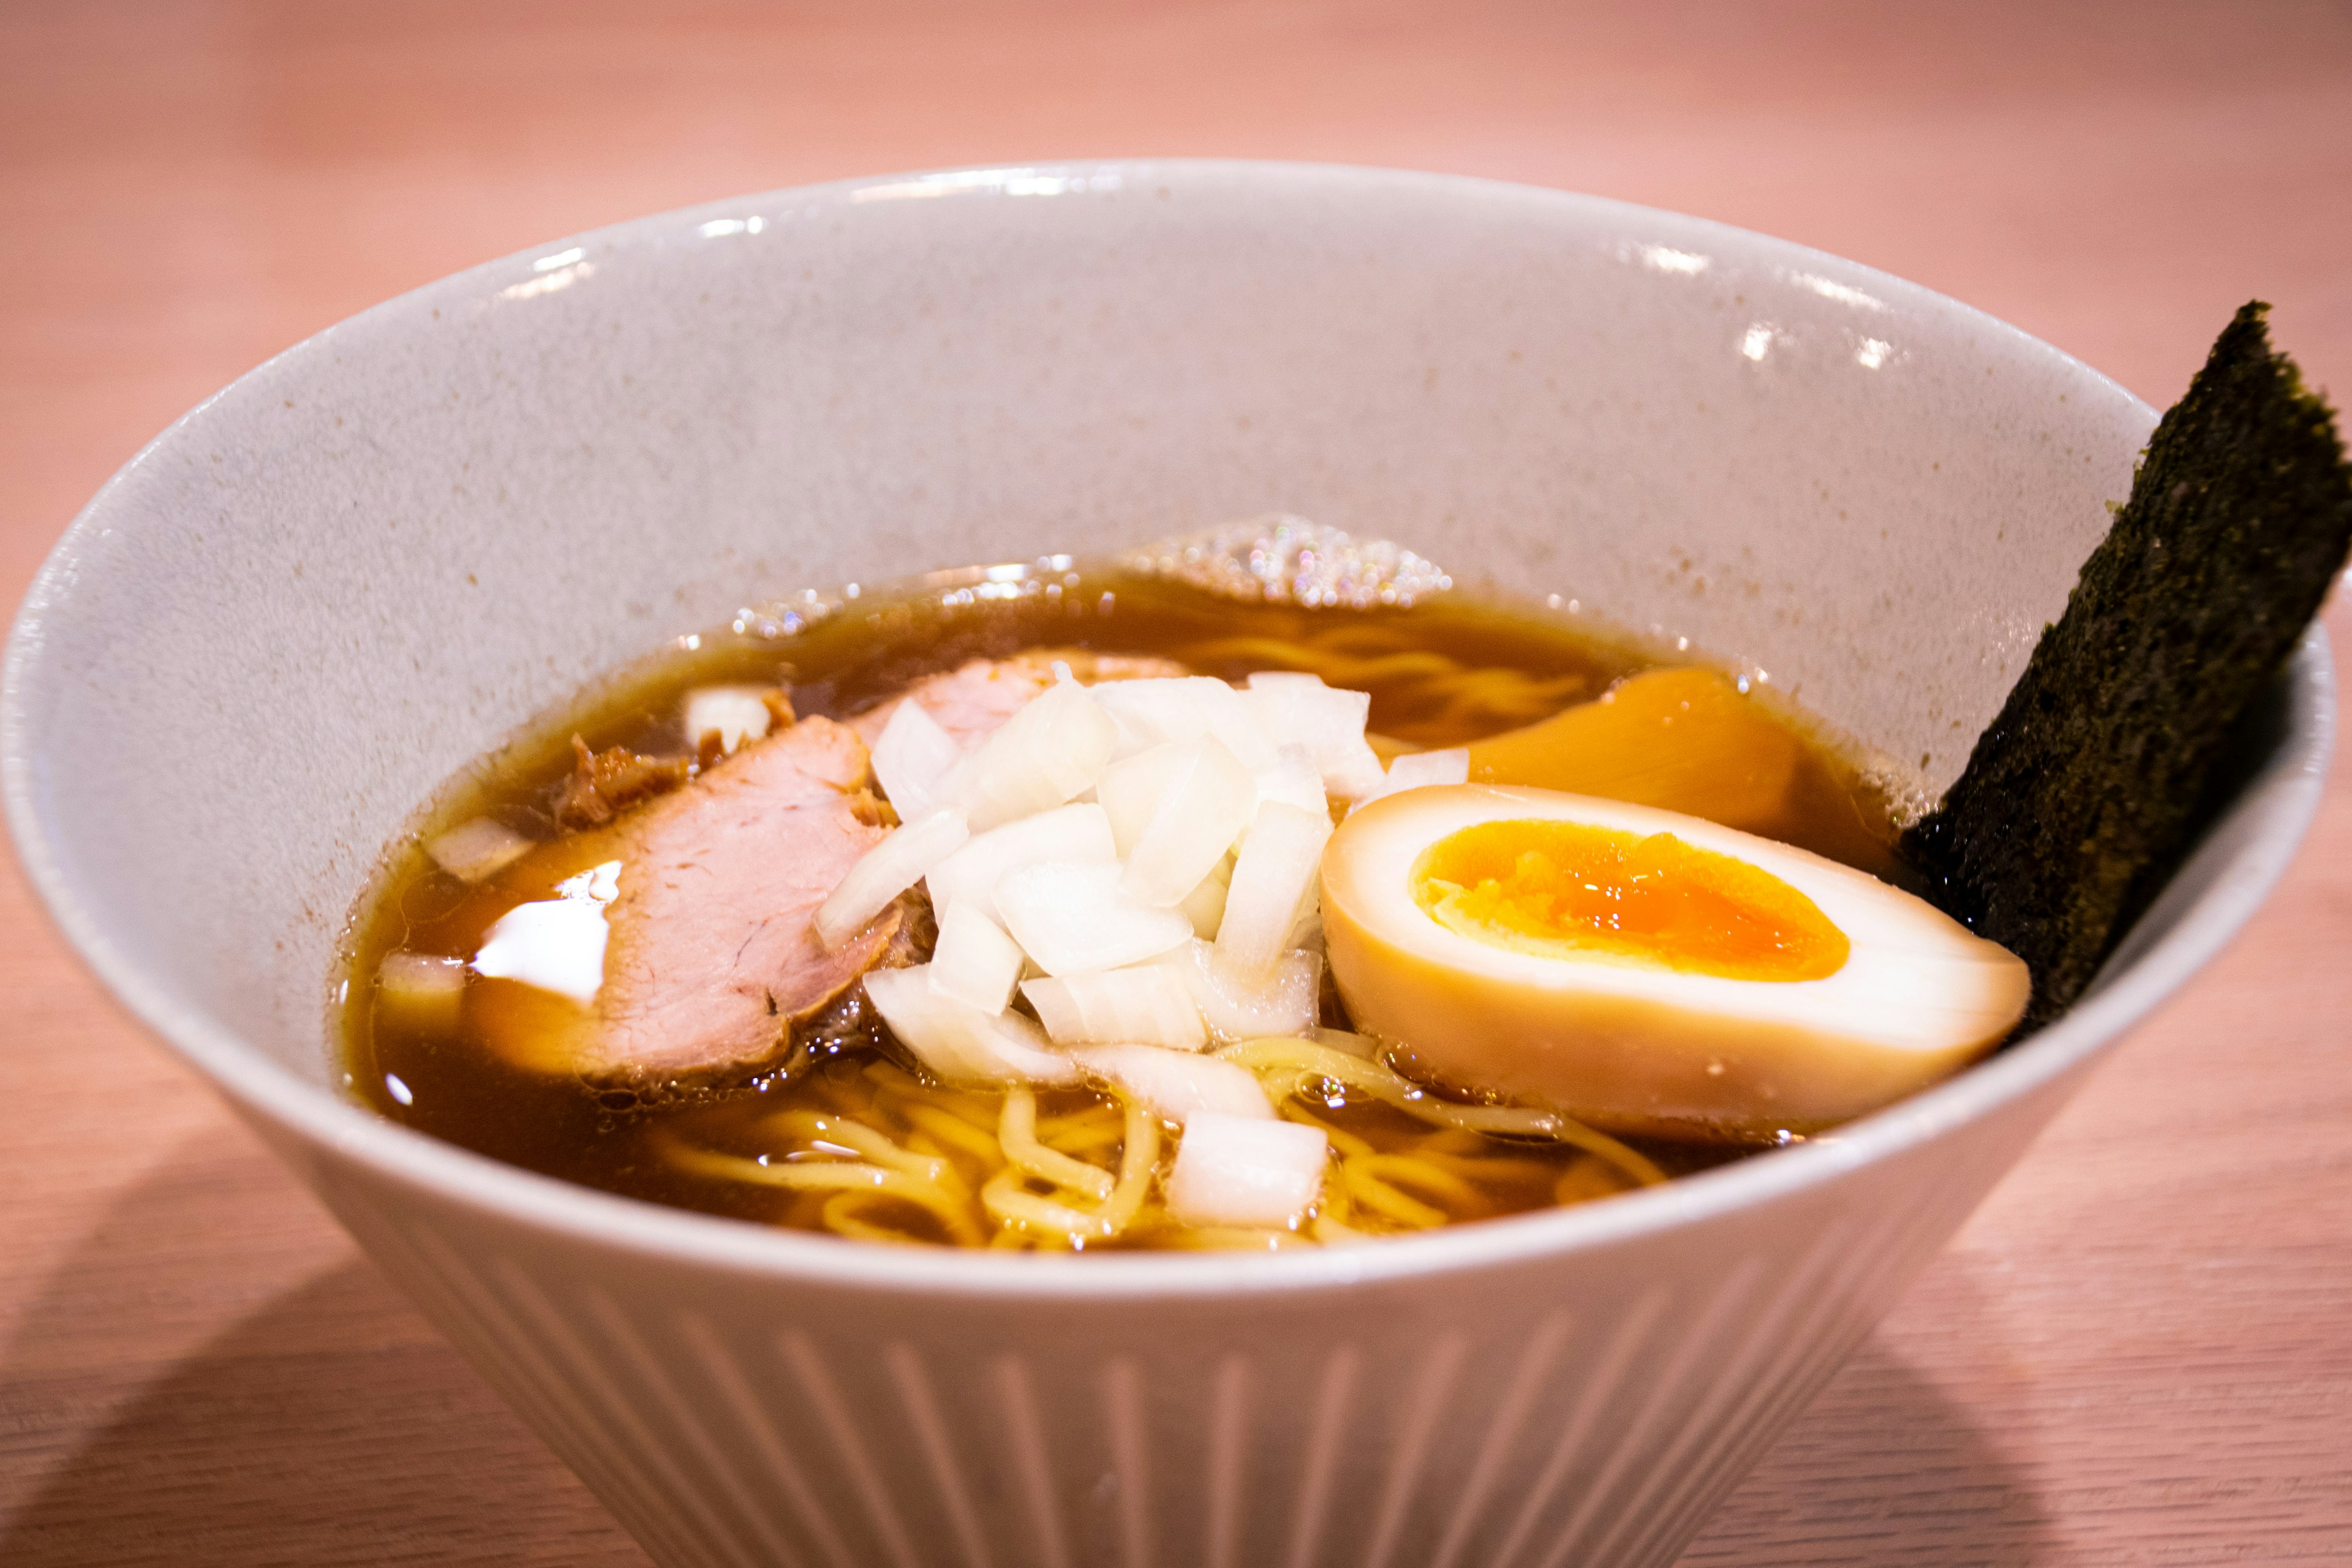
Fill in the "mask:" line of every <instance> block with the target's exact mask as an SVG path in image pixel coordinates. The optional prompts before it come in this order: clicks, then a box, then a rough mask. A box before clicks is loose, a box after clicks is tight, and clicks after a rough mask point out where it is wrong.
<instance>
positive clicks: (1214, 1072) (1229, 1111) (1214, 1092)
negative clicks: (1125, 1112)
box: [1070, 1045, 1274, 1126]
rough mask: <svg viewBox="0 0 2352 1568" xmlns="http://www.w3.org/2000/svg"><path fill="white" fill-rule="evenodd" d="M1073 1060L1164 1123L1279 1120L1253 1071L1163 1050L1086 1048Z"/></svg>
mask: <svg viewBox="0 0 2352 1568" xmlns="http://www.w3.org/2000/svg"><path fill="white" fill-rule="evenodd" d="M1070 1059H1071V1060H1072V1061H1074V1062H1076V1063H1077V1064H1078V1066H1080V1067H1082V1068H1085V1069H1086V1070H1087V1071H1088V1072H1090V1073H1092V1074H1094V1075H1095V1076H1096V1077H1097V1078H1100V1079H1108V1080H1109V1081H1110V1082H1112V1083H1115V1084H1117V1085H1118V1087H1119V1088H1120V1089H1125V1090H1126V1091H1127V1092H1128V1093H1129V1094H1130V1095H1132V1096H1134V1097H1135V1098H1136V1099H1137V1100H1141V1101H1142V1102H1143V1103H1144V1104H1146V1105H1148V1106H1150V1108H1151V1110H1152V1113H1153V1114H1154V1115H1156V1116H1158V1117H1159V1118H1160V1120H1161V1121H1173V1122H1175V1123H1177V1124H1178V1125H1179V1126H1190V1125H1191V1124H1192V1120H1193V1119H1194V1118H1195V1117H1198V1116H1201V1115H1203V1114H1208V1115H1215V1116H1223V1117H1228V1118H1231V1119H1233V1120H1234V1121H1249V1120H1265V1121H1272V1120H1273V1119H1274V1102H1273V1101H1272V1100H1268V1099H1267V1098H1266V1093H1265V1089H1264V1088H1263V1087H1262V1086H1261V1085H1260V1084H1259V1083H1258V1081H1257V1077H1256V1075H1255V1074H1254V1073H1252V1072H1251V1071H1250V1070H1249V1069H1248V1068H1244V1067H1240V1066H1237V1065H1236V1064H1234V1063H1233V1062H1229V1061H1223V1060H1220V1059H1219V1058H1215V1057H1204V1056H1201V1055H1198V1054H1196V1053H1194V1052H1192V1051H1171V1050H1168V1049H1165V1048H1164V1047H1160V1046H1136V1045H1125V1046H1080V1047H1077V1048H1076V1050H1073V1051H1072V1052H1071V1053H1070Z"/></svg>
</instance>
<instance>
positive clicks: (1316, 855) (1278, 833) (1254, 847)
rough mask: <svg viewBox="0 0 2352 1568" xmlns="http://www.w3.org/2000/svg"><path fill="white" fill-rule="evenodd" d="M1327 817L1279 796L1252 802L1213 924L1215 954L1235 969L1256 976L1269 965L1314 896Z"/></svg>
mask: <svg viewBox="0 0 2352 1568" xmlns="http://www.w3.org/2000/svg"><path fill="white" fill-rule="evenodd" d="M1330 837H1331V819H1330V818H1329V817H1328V816H1320V815H1318V814H1317V813H1315V812H1311V811H1301V810H1299V809H1298V808H1297V806H1295V805H1283V804H1282V803H1281V802H1280V801H1268V802H1267V803H1266V804H1265V805H1261V806H1259V807H1258V808H1257V818H1256V820H1255V822H1253V823H1252V824H1251V825H1250V833H1249V837H1248V838H1246V839H1245V840H1244V841H1243V843H1242V848H1241V853H1240V855H1238V856H1237V857H1235V858H1234V879H1233V884H1232V886H1231V887H1229V888H1228V889H1226V890H1225V918H1224V920H1223V921H1221V922H1220V923H1219V925H1218V927H1217V957H1218V958H1219V959H1220V960H1221V961H1223V963H1225V964H1226V965H1227V967H1228V968H1230V969H1231V970H1232V971H1233V972H1234V973H1237V974H1241V975H1244V976H1256V975H1262V974H1264V973H1265V972H1266V971H1268V970H1270V969H1272V968H1273V967H1274V964H1275V961H1276V959H1278V958H1280V957H1281V956H1282V952H1283V951H1284V949H1286V948H1287V947H1288V946H1290V945H1291V942H1290V933H1291V931H1292V929H1293V928H1294V927H1295V926H1296V925H1297V921H1298V917H1299V913H1300V911H1301V910H1304V909H1305V908H1306V907H1307V901H1308V900H1310V899H1312V898H1313V897H1314V896H1315V879H1316V875H1317V873H1318V870H1319V869H1320V868H1321V866H1322V861H1323V846H1324V844H1325V842H1326V841H1327V840H1328V839H1329V838H1330Z"/></svg>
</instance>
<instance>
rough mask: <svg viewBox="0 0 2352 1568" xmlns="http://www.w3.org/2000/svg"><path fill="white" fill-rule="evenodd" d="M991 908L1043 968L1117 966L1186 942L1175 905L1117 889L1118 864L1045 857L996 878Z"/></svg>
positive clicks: (1184, 923) (1185, 925)
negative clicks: (1157, 904) (1155, 904)
mask: <svg viewBox="0 0 2352 1568" xmlns="http://www.w3.org/2000/svg"><path fill="white" fill-rule="evenodd" d="M996 910H997V913H998V914H999V915H1000V916H1002V917H1003V921H1004V929H1005V930H1007V931H1011V932H1012V933H1013V941H1015V942H1019V943H1020V944H1021V946H1022V950H1023V951H1024V952H1027V953H1028V955H1029V956H1030V957H1031V958H1032V959H1033V960H1034V961H1035V962H1036V964H1037V967H1038V968H1040V969H1042V970H1044V971H1045V973H1048V974H1053V975H1063V974H1083V973H1086V972H1087V970H1090V969H1123V968H1125V967H1126V966H1127V965H1129V964H1130V963H1143V962H1144V961H1145V960H1147V959H1153V958H1157V957H1159V956H1160V954H1161V953H1163V952H1167V951H1168V950H1169V949H1170V948H1171V947H1174V946H1176V945H1178V944H1179V943H1181V942H1190V941H1192V921H1188V920H1186V919H1185V918H1184V917H1183V915H1182V914H1181V913H1179V912H1178V911H1177V910H1160V909H1154V908H1152V907H1151V906H1150V905H1149V904H1141V903H1138V902H1137V901H1136V900H1134V899H1132V898H1130V897H1129V896H1128V894H1127V893H1125V892H1124V891H1122V890H1121V889H1120V887H1119V868H1118V866H1117V865H1116V864H1112V865H1107V866H1106V865H1076V864H1072V863H1070V862H1067V861H1054V860H1049V861H1046V862H1045V863H1044V864H1043V865H1037V866H1024V867H1023V868H1021V869H1020V870H1018V871H1014V872H1013V873H1012V874H1010V875H1009V876H1007V877H1005V878H1004V879H1003V880H1001V881H999V882H998V883H997V884H996Z"/></svg>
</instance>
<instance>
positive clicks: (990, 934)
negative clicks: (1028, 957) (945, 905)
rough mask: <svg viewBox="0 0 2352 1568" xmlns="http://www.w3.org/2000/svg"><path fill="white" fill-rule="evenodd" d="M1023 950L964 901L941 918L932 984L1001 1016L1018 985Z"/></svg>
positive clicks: (978, 908) (981, 1008) (932, 967)
mask: <svg viewBox="0 0 2352 1568" xmlns="http://www.w3.org/2000/svg"><path fill="white" fill-rule="evenodd" d="M1021 965H1022V955H1021V948H1020V946H1019V944H1018V943H1016V942H1013V939H1012V938H1011V937H1009V936H1007V935H1005V934H1004V928H1003V927H1002V926H1000V925H998V924H997V923H996V922H995V921H992V920H991V919H989V918H988V917H987V916H986V915H984V914H982V913H981V912H980V906H979V905H977V904H975V903H973V902H972V901H971V900H969V899H967V900H964V901H963V902H962V903H960V904H956V905H953V906H951V907H950V909H949V910H948V912H947V913H945V914H943V915H941V916H940V940H939V943H938V945H937V946H935V947H934V948H933V949H932V950H931V984H933V985H934V986H936V987H937V988H939V989H940V991H943V992H945V993H946V994H948V995H950V996H952V997H954V998H955V999H956V1000H958V1001H959V1002H965V1003H969V1004H971V1005H972V1006H974V1007H977V1008H979V1009H980V1010H981V1011H982V1012H983V1013H1002V1012H1003V1011H1004V1008H1005V1005H1006V1004H1007V1003H1009V1002H1011V1001H1012V1000H1013V987H1014V986H1015V985H1018V984H1021Z"/></svg>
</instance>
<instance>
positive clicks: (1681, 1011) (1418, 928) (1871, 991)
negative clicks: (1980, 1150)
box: [1322, 784, 2031, 1138]
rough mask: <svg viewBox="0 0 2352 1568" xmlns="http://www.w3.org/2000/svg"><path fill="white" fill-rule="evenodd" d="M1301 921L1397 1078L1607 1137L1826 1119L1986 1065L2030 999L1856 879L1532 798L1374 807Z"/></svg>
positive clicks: (1748, 1132) (1687, 831)
mask: <svg viewBox="0 0 2352 1568" xmlns="http://www.w3.org/2000/svg"><path fill="white" fill-rule="evenodd" d="M1322 905H1323V928H1324V931H1325V935H1326V939H1327V941H1328V944H1329V960H1330V965H1331V973H1332V977H1333V979H1334V980H1335V981H1336V982H1337V983H1338V984H1339V994H1340V995H1341V996H1342V997H1343V998H1344V999H1345V1000H1346V1002H1347V1005H1348V1011H1349V1015H1350V1016H1352V1017H1353V1018H1354V1020H1355V1022H1356V1026H1357V1027H1359V1028H1360V1029H1364V1030H1366V1031H1368V1032H1370V1033H1372V1034H1375V1035H1379V1036H1381V1037H1385V1038H1386V1039H1388V1040H1390V1041H1391V1042H1392V1043H1394V1044H1395V1045H1397V1046H1399V1047H1402V1049H1403V1051H1404V1053H1405V1056H1406V1058H1407V1062H1408V1065H1411V1066H1412V1067H1413V1068H1414V1070H1415V1071H1416V1072H1417V1073H1421V1074H1426V1075H1427V1076H1429V1077H1430V1078H1432V1079H1435V1080H1436V1081H1439V1082H1443V1083H1446V1084H1449V1085H1453V1086H1455V1087H1458V1088H1462V1089H1470V1090H1473V1091H1476V1092H1482V1093H1487V1094H1496V1095H1501V1096H1505V1097H1507V1098H1510V1099H1513V1100H1532V1101H1537V1102H1540V1103H1543V1104H1546V1105H1549V1106H1551V1107H1553V1108H1555V1109H1557V1110H1560V1111H1563V1112H1565V1113H1567V1114H1569V1115H1570V1116H1574V1117H1577V1118H1579V1119H1580V1120H1583V1121H1590V1122H1591V1123H1593V1124H1595V1125H1598V1126H1602V1127H1607V1128H1611V1129H1613V1130H1617V1131H1645V1132H1654V1133H1664V1134H1668V1135H1673V1134H1677V1133H1681V1134H1685V1135H1699V1136H1717V1137H1726V1136H1727V1137H1735V1138H1755V1137H1762V1136H1769V1135H1771V1134H1773V1133H1775V1132H1778V1131H1793V1132H1799V1133H1803V1132H1809V1131H1815V1130H1818V1129H1820V1128H1822V1127H1827V1126H1830V1125H1832V1124H1834V1123H1837V1122H1840V1121H1846V1120H1848V1119H1850V1118H1852V1117H1855V1116H1859V1115H1862V1114H1863V1113H1864V1112H1866V1111H1869V1110H1875V1109H1877V1108H1878V1107H1880V1106H1883V1105H1885V1104H1887V1103H1888V1102H1890V1101H1892V1100H1897V1099H1900V1098H1901V1097H1902V1096H1904V1095H1906V1094H1908V1093H1910V1092H1911V1091H1913V1090H1914V1089H1919V1088H1922V1087H1924V1086H1926V1085H1927V1084H1929V1083H1933V1082H1934V1081H1936V1080H1937V1079H1940V1078H1942V1077H1944V1076H1945V1075H1947V1074H1948V1073H1950V1072H1952V1071H1953V1070H1955V1069H1956V1068H1959V1067H1961V1066H1963V1065H1965V1064H1966V1063H1968V1062H1969V1061H1970V1060H1972V1059H1973V1058H1976V1057H1978V1056H1979V1055H1981V1054H1982V1053H1984V1052H1985V1051H1987V1050H1990V1048H1991V1047H1993V1046H1995V1045H1996V1044H1998V1043H1999V1042H2000V1039H2001V1037H2003V1036H2005V1035H2007V1034H2008V1033H2009V1031H2010V1030H2011V1028H2012V1027H2014V1026H2015V1025H2016V1023H2017V1020H2018V1018H2019V1016H2020V1015H2021V1014H2022V1013H2023V1012H2024V1010H2025V1004H2026V998H2027V994H2028V993H2029V991H2030V989H2031V983H2030V981H2029V979H2028V977H2027V973H2026V969H2025V965H2024V963H2021V961H2020V960H2018V959H2017V958H2016V957H2015V956H2013V955H2012V954H2011V953H2010V952H2008V951H2007V950H2006V949H2004V948H2001V947H2000V946H1997V945H1996V944H1994V943H1992V942H1987V941H1985V940H1983V939H1982V938H1980V937H1978V936H1974V935H1972V934H1970V933H1969V931H1967V930H1966V929H1965V928H1964V927H1962V926H1960V925H1959V924H1958V922H1956V921H1952V920H1951V919H1949V918H1948V916H1946V915H1944V914H1943V913H1941V912H1940V911H1938V910H1935V909H1933V908H1931V907H1930V906H1929V905H1927V903H1925V902H1923V901H1921V900H1918V899H1916V898H1914V897H1912V896H1911V895H1910V894H1908V893H1906V892H1904V891H1902V890H1901V889H1896V888H1893V887H1889V886H1888V885H1887V884H1886V883H1885V882H1882V881H1880V880H1878V879H1876V878H1874V877H1871V876H1869V875H1867V874H1865V873H1864V872H1861V871H1856V870H1853V869H1852V868H1849V867H1845V866H1841V865H1839V864H1837V863H1836V862H1835V861H1832V860H1826V859H1823V858H1821V857H1819V856H1817V855H1812V854H1809V853H1807V852H1806V851H1804V850H1801V849H1796V848H1792V847H1790V846H1788V845H1785V844H1779V843H1775V842H1773V841H1772V840H1770V839H1768V838H1759V837H1756V836H1754V835H1753V834H1748V833H1741V832H1738V831H1737V830H1735V829H1732V828H1728V827H1722V826H1717V825H1716V824H1714V823H1711V822H1706V821H1703V820H1701V819H1699V818H1697V817H1695V816H1683V815H1681V814H1680V813H1677V812H1670V811H1659V810H1654V809H1652V808H1650V807H1646V806H1638V805H1622V804H1621V803H1618V802H1615V801H1608V800H1599V799H1594V798H1591V797H1590V796H1585V795H1562V794H1559V793H1557V792H1554V791H1550V790H1538V789H1507V788H1499V787H1496V786H1493V785H1486V784H1460V785H1454V786H1449V787H1440V788H1432V789H1420V790H1412V791H1408V792H1406V793H1404V794H1401V795H1391V796H1389V797H1388V798H1387V799H1384V800H1379V801H1375V802H1374V803H1373V804H1371V805H1368V806H1366V807H1365V808H1364V809H1363V810H1361V811H1360V812H1358V813H1356V814H1355V815H1354V816H1350V817H1349V819H1348V820H1347V822H1346V823H1345V824H1344V825H1342V826H1340V827H1339V830H1338V832H1336V833H1335V834H1334V835H1333V836H1332V837H1331V841H1330V844H1329V846H1328V847H1327V848H1326V850H1325V852H1324V857H1323V872H1322Z"/></svg>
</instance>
